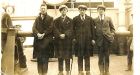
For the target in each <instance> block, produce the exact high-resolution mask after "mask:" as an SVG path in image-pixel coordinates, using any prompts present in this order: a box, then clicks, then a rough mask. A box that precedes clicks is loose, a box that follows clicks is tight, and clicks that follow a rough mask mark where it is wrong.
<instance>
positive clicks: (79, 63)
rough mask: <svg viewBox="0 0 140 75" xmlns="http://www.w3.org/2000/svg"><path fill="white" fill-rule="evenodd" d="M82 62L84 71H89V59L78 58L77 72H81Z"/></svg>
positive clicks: (87, 57)
mask: <svg viewBox="0 0 140 75" xmlns="http://www.w3.org/2000/svg"><path fill="white" fill-rule="evenodd" d="M83 60H84V61H85V71H90V57H89V56H86V57H78V70H79V71H83Z"/></svg>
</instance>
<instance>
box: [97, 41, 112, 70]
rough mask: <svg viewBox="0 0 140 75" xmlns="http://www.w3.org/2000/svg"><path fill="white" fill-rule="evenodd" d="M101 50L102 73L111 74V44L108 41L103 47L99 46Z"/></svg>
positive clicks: (99, 62) (100, 65) (100, 66)
mask: <svg viewBox="0 0 140 75" xmlns="http://www.w3.org/2000/svg"><path fill="white" fill-rule="evenodd" d="M98 49H99V61H98V65H99V69H100V72H109V55H110V53H109V49H110V44H109V42H108V41H106V40H104V41H103V44H102V46H98Z"/></svg>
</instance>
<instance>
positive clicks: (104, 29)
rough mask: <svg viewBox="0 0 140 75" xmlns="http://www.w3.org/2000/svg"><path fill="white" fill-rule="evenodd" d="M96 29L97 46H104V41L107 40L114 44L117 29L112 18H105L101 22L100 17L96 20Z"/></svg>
mask: <svg viewBox="0 0 140 75" xmlns="http://www.w3.org/2000/svg"><path fill="white" fill-rule="evenodd" d="M94 22H95V28H96V31H95V32H96V34H95V36H96V44H97V46H102V44H103V39H104V38H105V39H106V40H107V41H108V42H110V43H112V42H113V40H114V34H115V28H114V25H113V22H112V20H111V18H110V17H107V16H105V17H104V20H102V21H101V20H100V18H99V17H97V18H95V20H94Z"/></svg>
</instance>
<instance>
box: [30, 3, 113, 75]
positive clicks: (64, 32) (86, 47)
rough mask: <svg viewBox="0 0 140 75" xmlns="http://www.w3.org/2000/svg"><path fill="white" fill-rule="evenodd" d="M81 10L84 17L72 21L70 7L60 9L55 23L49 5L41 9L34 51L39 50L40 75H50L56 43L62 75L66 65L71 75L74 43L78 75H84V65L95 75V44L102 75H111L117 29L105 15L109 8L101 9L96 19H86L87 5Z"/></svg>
mask: <svg viewBox="0 0 140 75" xmlns="http://www.w3.org/2000/svg"><path fill="white" fill-rule="evenodd" d="M78 10H79V13H80V14H79V15H78V16H76V17H74V18H73V19H71V18H69V17H68V16H67V15H66V14H67V12H68V7H67V6H66V5H60V7H59V11H60V13H61V16H60V17H58V18H56V19H55V20H53V18H52V17H51V16H49V15H48V14H47V5H46V4H45V3H43V4H42V5H41V7H40V13H39V16H38V17H37V18H36V19H35V22H34V25H33V28H32V30H33V34H34V37H35V38H36V40H35V41H36V45H34V47H35V49H37V50H38V54H37V68H38V73H39V75H46V74H47V71H48V60H49V52H50V44H51V43H52V41H53V39H54V41H55V42H54V43H55V47H56V57H57V58H58V69H59V73H58V75H64V73H63V70H64V69H63V68H64V67H63V66H64V61H65V69H66V75H70V74H71V68H70V59H71V58H72V54H73V52H72V43H73V42H74V43H75V48H74V49H75V52H74V53H75V55H76V56H77V57H78V72H79V74H78V75H84V69H83V68H84V67H83V65H84V66H85V71H86V75H91V73H90V56H92V49H93V46H94V45H95V44H96V45H97V47H98V50H99V54H98V55H99V62H98V64H99V70H100V75H110V74H109V48H110V46H111V43H112V42H113V40H114V34H115V28H114V26H113V23H112V20H111V18H110V17H107V16H106V15H105V10H106V7H105V6H103V5H99V6H98V7H97V12H98V14H99V16H98V17H97V18H95V19H93V18H92V17H90V16H88V15H86V11H87V7H86V6H85V5H79V6H78ZM53 37H54V38H53ZM83 61H84V62H83Z"/></svg>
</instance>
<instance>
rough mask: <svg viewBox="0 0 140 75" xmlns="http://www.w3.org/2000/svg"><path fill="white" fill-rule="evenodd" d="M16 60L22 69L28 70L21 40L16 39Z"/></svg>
mask: <svg viewBox="0 0 140 75" xmlns="http://www.w3.org/2000/svg"><path fill="white" fill-rule="evenodd" d="M15 60H19V65H20V68H26V67H27V65H26V56H25V55H24V52H23V45H22V43H21V41H20V38H18V37H16V46H15Z"/></svg>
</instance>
